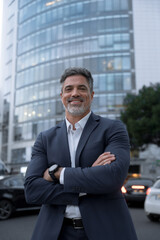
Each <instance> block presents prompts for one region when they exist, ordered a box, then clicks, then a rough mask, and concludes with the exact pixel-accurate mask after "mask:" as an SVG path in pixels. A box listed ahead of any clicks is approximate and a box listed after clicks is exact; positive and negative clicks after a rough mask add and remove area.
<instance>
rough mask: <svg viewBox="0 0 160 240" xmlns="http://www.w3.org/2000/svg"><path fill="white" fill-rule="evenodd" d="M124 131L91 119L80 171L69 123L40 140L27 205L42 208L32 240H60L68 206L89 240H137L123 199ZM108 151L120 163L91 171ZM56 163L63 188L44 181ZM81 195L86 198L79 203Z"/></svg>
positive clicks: (29, 176)
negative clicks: (77, 210)
mask: <svg viewBox="0 0 160 240" xmlns="http://www.w3.org/2000/svg"><path fill="white" fill-rule="evenodd" d="M129 148H130V146H129V139H128V135H127V132H126V129H125V127H124V125H123V124H122V123H121V122H120V121H117V120H110V119H106V118H102V117H100V116H97V115H95V114H93V113H92V114H91V115H90V117H89V119H88V121H87V123H86V125H85V128H84V130H83V133H82V135H81V138H80V141H79V144H78V147H77V152H76V159H75V161H76V168H71V160H70V153H69V145H68V137H67V128H66V123H65V121H63V122H61V123H60V124H58V125H57V126H55V127H53V128H51V129H49V130H47V131H44V132H42V133H40V134H39V136H38V138H37V140H36V142H35V144H34V147H33V151H32V159H31V162H30V163H29V166H28V169H27V173H26V179H25V195H26V200H27V202H28V203H32V204H42V207H41V210H40V214H39V216H38V220H37V223H36V227H35V229H34V232H33V236H32V239H33V240H44V239H47V240H56V239H58V235H59V233H60V230H61V227H62V223H63V218H64V213H65V208H66V206H67V205H76V206H79V208H80V212H81V215H82V220H83V224H84V228H85V231H86V234H87V236H88V239H89V240H97V239H99V240H106V239H108V240H118V239H123V240H137V237H136V233H135V230H134V226H133V223H132V220H131V217H130V214H129V211H128V207H127V205H126V202H125V199H124V197H123V196H122V194H121V186H122V185H123V182H124V180H125V178H126V176H127V172H128V167H129V162H130V151H129ZM107 151H110V152H111V153H113V154H115V155H116V160H115V161H114V162H112V163H111V164H107V165H104V166H96V167H91V166H92V164H93V163H94V162H95V161H96V159H97V158H98V157H99V155H100V154H102V153H103V152H107ZM54 163H57V164H58V165H60V166H62V167H66V169H65V173H64V185H61V184H58V183H55V182H48V181H46V180H44V179H43V173H44V171H45V170H46V169H47V168H48V167H50V166H51V165H53V164H54ZM79 193H87V195H85V196H83V197H79Z"/></svg>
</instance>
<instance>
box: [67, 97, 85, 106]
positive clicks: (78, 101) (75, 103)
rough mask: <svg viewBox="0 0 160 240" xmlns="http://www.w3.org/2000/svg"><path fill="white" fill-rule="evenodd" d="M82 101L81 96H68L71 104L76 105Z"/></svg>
mask: <svg viewBox="0 0 160 240" xmlns="http://www.w3.org/2000/svg"><path fill="white" fill-rule="evenodd" d="M82 102H83V99H82V98H77V99H75V98H70V99H68V103H71V104H73V105H78V104H81V103H82Z"/></svg>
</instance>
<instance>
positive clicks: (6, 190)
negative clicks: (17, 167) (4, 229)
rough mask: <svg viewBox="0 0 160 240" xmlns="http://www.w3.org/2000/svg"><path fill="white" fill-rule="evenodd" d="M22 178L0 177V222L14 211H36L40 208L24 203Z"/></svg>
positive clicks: (13, 176) (21, 176) (14, 176)
mask: <svg viewBox="0 0 160 240" xmlns="http://www.w3.org/2000/svg"><path fill="white" fill-rule="evenodd" d="M23 184H24V176H23V175H22V174H19V175H12V176H11V175H10V176H9V175H8V176H0V220H4V219H7V218H9V217H10V216H11V214H12V213H13V212H14V211H20V210H30V209H38V208H40V206H36V205H30V204H27V203H26V200H25V196H24V186H23Z"/></svg>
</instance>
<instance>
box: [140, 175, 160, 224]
mask: <svg viewBox="0 0 160 240" xmlns="http://www.w3.org/2000/svg"><path fill="white" fill-rule="evenodd" d="M144 209H145V212H146V215H147V217H148V218H149V219H150V220H151V221H154V222H155V221H160V179H159V180H157V181H156V182H155V183H154V185H153V186H152V187H151V188H148V189H147V197H146V199H145V203H144Z"/></svg>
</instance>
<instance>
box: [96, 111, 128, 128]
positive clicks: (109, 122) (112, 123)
mask: <svg viewBox="0 0 160 240" xmlns="http://www.w3.org/2000/svg"><path fill="white" fill-rule="evenodd" d="M92 116H93V118H94V119H95V120H97V121H99V123H100V126H103V127H104V126H106V127H107V128H112V127H113V128H114V127H115V128H117V127H122V128H124V127H125V125H124V123H123V122H122V121H121V120H117V119H110V118H107V117H102V116H99V115H96V114H94V113H92Z"/></svg>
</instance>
